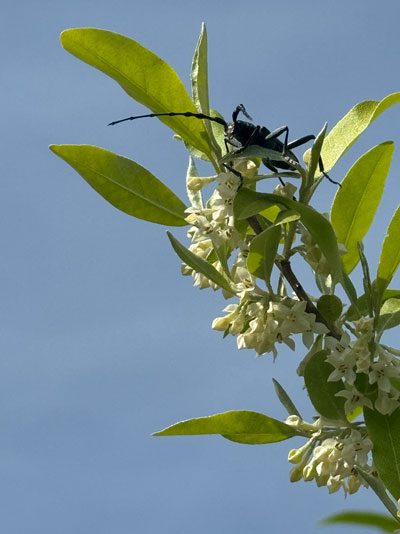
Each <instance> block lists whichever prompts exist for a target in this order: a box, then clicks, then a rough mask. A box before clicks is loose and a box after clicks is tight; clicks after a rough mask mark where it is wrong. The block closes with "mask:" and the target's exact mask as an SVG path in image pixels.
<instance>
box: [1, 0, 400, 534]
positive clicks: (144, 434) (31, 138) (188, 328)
mask: <svg viewBox="0 0 400 534" xmlns="http://www.w3.org/2000/svg"><path fill="white" fill-rule="evenodd" d="M399 20H400V3H399V2H398V0H392V1H390V0H389V1H387V0H383V1H381V2H373V1H370V0H355V1H348V0H346V1H343V0H337V1H335V2H332V1H326V2H318V1H310V0H305V1H302V2H298V1H297V0H286V1H285V2H276V1H270V0H264V1H254V2H252V1H250V2H245V3H243V2H239V1H236V0H234V1H230V2H224V1H221V2H219V3H217V2H211V1H209V0H202V1H201V2H192V1H191V0H186V1H184V2H183V1H174V0H172V1H169V2H165V3H164V2H161V1H159V2H157V1H154V0H148V1H147V2H144V3H142V2H137V1H135V0H130V1H127V0H113V2H110V1H105V0H100V1H87V0H70V1H69V2H60V1H58V0H52V1H51V2H50V1H45V0H36V1H35V0H29V1H27V0H21V1H19V2H11V1H8V0H6V1H4V0H3V3H2V17H1V21H0V26H1V28H0V30H1V31H0V41H1V55H2V61H1V79H2V82H1V91H2V98H1V102H2V113H1V114H2V126H1V129H2V134H1V138H2V142H1V145H2V150H1V162H2V176H3V180H2V194H1V199H0V202H1V203H2V206H1V218H2V221H1V228H2V232H1V250H2V251H3V262H2V265H1V281H2V282H1V301H0V302H1V305H0V306H1V310H0V312H1V317H0V323H1V327H0V329H1V337H0V339H1V360H0V361H1V368H0V395H1V403H0V427H1V434H0V481H1V482H0V503H1V513H0V529H1V531H2V532H5V533H7V534H17V533H18V534H20V533H27V534H36V533H37V534H39V533H40V534H50V533H51V534H54V533H57V534H67V533H68V534H71V533H74V534H88V533H91V532H93V533H96V534H106V533H107V534H108V533H112V534H128V533H133V532H138V533H143V534H155V533H159V532H161V531H162V532H168V533H169V532H171V533H177V534H180V533H182V534H183V533H184V534H189V533H190V534H200V533H202V534H203V533H205V532H207V533H210V534H214V533H215V534H217V533H218V534H219V533H223V532H231V533H233V534H236V533H238V534H239V533H252V532H276V531H278V529H279V531H284V532H287V531H293V530H294V529H295V531H296V532H297V533H299V534H302V533H311V532H326V533H327V534H333V533H336V532H340V531H342V532H345V531H347V529H346V528H334V529H333V528H327V527H320V526H317V524H316V521H317V520H318V519H321V518H323V517H324V516H326V515H328V514H331V513H333V512H336V511H339V510H343V509H368V510H377V511H380V510H382V509H381V507H380V503H379V502H378V500H377V499H376V498H375V497H374V495H373V494H372V492H368V491H365V490H361V491H360V492H359V493H358V494H357V495H356V496H351V497H349V498H348V499H347V500H345V499H344V497H343V495H342V493H338V494H335V495H333V496H328V492H327V489H326V488H320V489H319V488H317V487H316V486H315V484H314V483H308V484H305V483H304V482H299V483H296V484H291V483H290V482H289V470H290V464H288V462H287V459H286V458H287V453H288V451H289V449H291V448H293V446H295V445H296V446H299V445H300V444H301V441H298V442H296V443H295V442H294V441H287V442H283V443H280V444H275V445H270V446H245V445H239V444H235V443H231V442H229V441H227V440H224V439H222V438H220V437H191V438H183V437H181V438H155V437H152V436H151V433H152V432H154V431H156V430H160V429H161V428H164V427H165V426H167V425H169V424H172V423H173V422H175V421H178V420H182V419H186V418H190V417H199V416H203V415H210V414H213V413H217V412H223V411H226V410H232V409H249V410H256V411H259V412H264V413H267V414H268V415H270V416H273V417H276V418H280V419H284V418H285V417H286V414H285V411H284V409H283V408H282V407H281V406H280V404H279V402H278V400H277V399H276V397H275V395H274V392H273V390H272V384H271V377H272V376H274V377H275V378H277V379H278V380H279V382H280V383H281V384H282V385H283V386H284V387H285V388H286V389H287V391H288V392H289V393H290V394H291V395H292V397H293V398H294V399H295V400H296V402H297V404H298V406H299V409H300V410H301V411H302V412H303V414H304V416H305V417H306V418H309V419H310V418H311V417H312V416H313V410H312V408H311V407H310V404H309V402H308V401H307V399H306V397H305V393H304V392H303V391H302V388H301V380H299V379H296V377H295V375H294V372H293V370H294V369H295V368H296V366H297V363H298V362H299V361H300V360H301V359H302V357H303V356H304V349H303V348H302V347H301V344H300V343H298V348H297V350H296V352H291V351H290V350H282V351H281V352H280V354H279V356H278V359H277V361H276V363H275V364H274V363H273V362H272V358H271V356H270V355H266V356H263V357H262V358H259V359H256V358H255V357H254V354H253V353H252V352H251V351H241V352H239V351H237V349H236V344H235V340H234V339H233V338H227V339H225V340H222V336H221V335H220V333H218V332H214V331H213V330H211V322H212V320H213V318H214V317H216V316H219V315H221V310H222V309H223V307H224V306H225V305H226V303H225V301H224V300H223V299H222V297H221V295H220V293H216V294H215V293H213V292H212V291H199V290H198V289H194V288H193V287H192V282H191V279H190V278H187V277H181V275H180V261H179V259H178V258H177V257H176V256H175V254H174V253H173V251H172V249H171V248H170V245H169V242H168V240H167V238H166V235H165V228H163V227H161V226H157V225H152V224H150V223H146V222H144V221H140V220H136V219H133V218H130V217H129V216H127V215H125V214H123V213H121V212H119V211H117V210H116V209H114V208H113V207H112V206H111V205H110V204H108V203H106V202H105V201H104V200H103V199H102V198H101V197H100V196H98V195H97V194H96V193H95V192H94V191H93V190H92V189H91V188H90V187H89V186H88V185H87V184H86V182H84V181H83V180H82V179H81V178H80V177H79V175H78V174H76V173H75V171H73V169H71V168H70V167H69V166H68V165H66V164H65V163H64V162H63V161H62V160H60V159H59V158H57V157H56V156H55V155H54V154H52V153H51V152H50V151H49V150H48V148H47V147H48V145H49V144H51V143H56V144H58V143H84V144H93V145H97V146H100V147H103V148H107V149H109V150H112V151H114V152H117V153H119V154H122V155H124V156H127V157H132V158H133V159H135V160H136V161H138V162H139V163H141V164H142V165H143V166H145V167H147V168H148V169H149V170H150V171H151V172H153V173H154V174H155V175H156V176H158V177H159V178H160V179H162V180H163V181H164V182H166V183H167V184H168V185H169V186H170V187H171V188H172V189H173V190H174V191H175V192H177V193H178V195H179V196H180V197H181V198H184V196H185V193H184V190H185V184H184V177H185V172H186V167H187V154H186V152H185V150H184V149H183V146H182V145H181V144H180V143H177V142H176V141H174V140H173V139H172V133H171V131H170V130H169V129H168V128H167V127H165V126H164V125H162V124H161V123H160V122H159V121H157V120H156V119H154V120H153V119H148V120H147V121H142V122H141V123H125V124H122V125H120V126H118V127H114V128H107V127H106V124H107V123H109V122H110V121H112V120H115V119H119V118H122V117H125V116H129V115H134V114H140V113H145V112H146V111H145V109H144V108H143V107H142V106H140V105H139V104H137V103H136V102H134V101H133V100H131V99H130V98H129V97H128V96H127V95H126V94H125V93H124V92H123V90H122V89H121V88H120V87H119V86H118V85H117V84H116V83H115V82H114V81H113V80H111V79H109V78H107V77H106V76H105V75H103V74H102V73H100V72H98V71H96V70H95V69H93V68H91V67H89V66H87V65H86V64H84V63H82V62H80V61H79V60H77V59H76V58H74V57H73V56H71V55H70V54H68V53H67V52H66V51H64V50H63V49H62V47H61V46H60V43H59V34H60V32H61V31H62V30H64V29H66V28H70V27H84V26H92V27H97V28H103V29H108V30H112V31H115V32H119V33H122V34H124V35H127V36H128V37H131V38H133V39H135V40H137V41H138V42H140V43H141V44H142V45H144V46H146V47H148V48H150V49H151V50H152V51H153V52H155V53H156V54H158V55H159V56H161V57H162V58H163V59H164V60H166V61H167V62H168V63H169V64H170V65H172V66H173V67H174V69H175V70H176V71H177V73H178V74H179V75H180V77H181V79H182V80H183V81H184V83H185V84H186V86H187V87H188V88H189V72H190V65H191V59H192V55H193V51H194V48H195V45H196V42H197V38H198V34H199V31H200V26H201V22H202V21H205V22H206V24H207V29H208V37H209V78H210V98H211V104H212V107H214V108H216V109H218V110H219V111H220V112H221V113H223V114H224V115H225V117H226V118H229V117H230V115H231V112H232V110H233V109H234V107H235V106H236V105H237V104H239V103H243V104H245V105H246V107H247V110H248V112H249V113H250V114H251V115H252V116H253V117H254V120H255V122H256V123H258V124H262V125H265V126H267V127H268V128H270V129H274V128H277V127H279V126H281V125H285V124H287V125H289V127H290V137H291V139H295V138H297V137H300V136H302V135H305V134H309V133H317V132H318V131H319V130H320V129H321V127H322V126H323V124H324V122H325V121H328V123H329V125H330V126H333V125H334V124H335V123H336V122H337V121H338V120H339V119H340V118H341V117H342V116H343V115H344V114H345V113H346V112H347V111H348V110H349V109H350V108H351V107H352V106H353V105H355V104H356V103H357V102H359V101H361V100H380V99H382V98H383V97H385V96H386V95H388V94H389V93H392V92H396V91H400V74H399V72H400V71H399V57H400V54H399V49H400V39H399V31H398V24H399ZM399 122H400V107H399V106H398V107H394V108H391V109H389V110H388V111H386V112H385V113H384V114H383V115H382V116H381V117H380V118H379V119H378V120H377V121H376V122H375V123H374V124H373V126H372V127H371V128H370V129H369V130H368V131H367V132H366V133H365V134H364V135H363V136H362V138H361V140H360V141H359V143H358V144H357V145H356V146H354V147H353V148H352V149H351V150H350V151H349V153H348V154H346V156H345V157H344V158H343V160H342V161H341V162H340V164H339V165H337V166H336V167H335V169H334V170H333V171H332V172H331V176H332V178H333V179H335V180H339V181H340V180H341V179H342V178H343V176H344V175H345V173H346V171H347V170H348V168H349V167H350V165H351V164H352V163H353V162H354V161H355V160H356V159H357V158H358V157H359V156H360V155H361V154H362V153H364V152H365V151H366V150H369V149H370V148H372V147H373V146H375V145H376V144H378V143H381V142H383V141H386V140H393V141H395V143H396V144H398V143H399V141H400V130H399ZM297 153H298V154H299V155H300V156H301V154H302V150H301V149H300V150H297ZM399 168H400V160H399V154H398V152H395V155H394V159H393V163H392V168H391V173H390V176H389V178H388V182H387V187H386V189H385V193H384V202H383V204H382V206H381V209H380V211H379V215H378V218H377V221H376V224H375V226H374V229H373V230H372V231H371V232H370V235H369V237H368V238H367V239H366V242H365V243H366V249H367V254H368V255H369V256H370V258H371V266H372V270H373V271H375V269H376V264H377V257H378V256H377V252H376V250H375V249H376V247H378V248H379V249H380V244H381V242H382V240H383V237H384V234H385V230H386V227H387V224H388V222H389V220H390V217H391V215H392V214H393V212H394V210H395V208H396V206H397V203H398V199H399V196H400V195H399V193H400V186H399ZM335 191H336V189H335V186H334V185H332V184H330V183H328V182H327V183H325V184H323V185H322V187H321V188H320V193H319V195H318V196H317V197H316V199H315V205H318V206H322V207H323V208H324V209H326V210H328V209H329V206H330V204H331V202H332V200H333V197H334V194H335ZM173 233H174V235H176V236H177V237H178V238H180V239H181V240H184V236H185V229H173ZM298 275H299V277H300V278H301V279H302V280H305V281H306V284H309V286H308V287H307V289H309V291H312V290H313V287H312V281H311V277H310V275H309V273H308V271H307V270H304V271H300V272H299V273H298ZM393 287H399V279H398V278H397V279H396V280H395V281H394V283H393ZM387 341H388V342H390V337H389V336H388V337H387ZM391 342H392V343H393V344H395V343H396V340H395V338H394V337H393V336H392V339H391Z"/></svg>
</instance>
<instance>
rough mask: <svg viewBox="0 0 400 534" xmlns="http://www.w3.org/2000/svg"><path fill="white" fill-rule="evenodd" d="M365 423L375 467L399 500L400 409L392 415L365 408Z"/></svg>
mask: <svg viewBox="0 0 400 534" xmlns="http://www.w3.org/2000/svg"><path fill="white" fill-rule="evenodd" d="M364 417H365V423H366V425H367V428H368V433H369V437H370V438H371V440H372V443H373V444H374V447H373V449H372V456H373V459H374V465H375V467H376V469H377V471H378V473H379V476H380V477H381V479H382V481H383V483H384V484H385V486H386V487H387V489H388V490H389V491H390V493H391V494H392V495H393V497H394V498H395V499H396V500H397V499H399V498H400V409H399V408H397V410H395V411H394V412H393V413H392V415H383V414H381V413H379V412H377V411H376V410H370V409H369V408H364Z"/></svg>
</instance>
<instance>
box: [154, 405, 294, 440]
mask: <svg viewBox="0 0 400 534" xmlns="http://www.w3.org/2000/svg"><path fill="white" fill-rule="evenodd" d="M200 434H220V435H221V436H223V437H224V438H226V439H229V440H231V441H236V442H237V443H246V444H248V445H262V444H264V443H275V442H277V441H283V440H285V439H288V438H291V437H293V436H296V435H298V433H297V432H296V430H295V429H294V428H293V427H291V426H289V425H287V424H285V423H281V421H278V420H277V419H273V418H272V417H268V416H267V415H264V414H261V413H257V412H251V411H248V410H237V411H231V412H225V413H219V414H216V415H210V416H208V417H199V418H197V419H188V420H187V421H181V422H180V423H176V424H175V425H172V426H169V427H167V428H165V429H164V430H160V432H155V433H154V434H153V435H154V436H193V435H200Z"/></svg>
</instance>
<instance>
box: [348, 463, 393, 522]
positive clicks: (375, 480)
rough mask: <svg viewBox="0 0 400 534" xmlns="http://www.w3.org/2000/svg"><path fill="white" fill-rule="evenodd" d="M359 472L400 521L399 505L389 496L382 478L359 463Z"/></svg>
mask: <svg viewBox="0 0 400 534" xmlns="http://www.w3.org/2000/svg"><path fill="white" fill-rule="evenodd" d="M357 472H358V474H359V476H361V478H363V479H364V481H365V482H366V483H367V484H368V485H369V487H370V488H371V489H372V490H373V491H374V492H375V494H376V495H377V497H379V499H380V500H381V502H382V504H383V505H384V506H385V507H386V509H387V510H388V511H389V512H390V513H391V514H392V516H393V517H394V518H395V519H396V521H398V516H397V506H396V505H395V504H394V502H393V501H392V499H391V498H390V497H389V495H388V493H387V491H386V487H385V485H384V483H383V482H382V480H381V479H380V478H379V477H377V476H375V474H373V473H369V472H368V471H364V469H362V468H361V467H360V466H359V465H357ZM396 532H397V531H396Z"/></svg>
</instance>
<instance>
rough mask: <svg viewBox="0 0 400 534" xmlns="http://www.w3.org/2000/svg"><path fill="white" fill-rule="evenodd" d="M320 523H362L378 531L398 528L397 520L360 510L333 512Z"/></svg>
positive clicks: (389, 530)
mask: <svg viewBox="0 0 400 534" xmlns="http://www.w3.org/2000/svg"><path fill="white" fill-rule="evenodd" d="M320 523H322V524H323V525H334V524H337V523H339V524H349V525H364V526H366V527H376V528H377V529H378V530H379V531H380V532H393V531H394V530H396V529H397V528H400V524H399V522H398V521H395V520H394V519H393V518H392V517H390V516H387V515H383V514H376V513H373V512H361V511H359V510H354V511H348V512H341V513H338V514H333V515H330V516H328V517H325V518H324V519H323V520H322V521H320Z"/></svg>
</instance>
